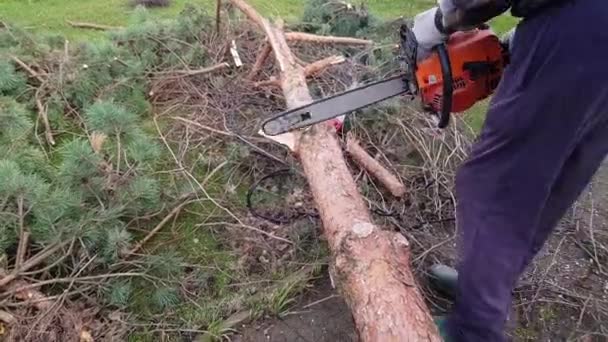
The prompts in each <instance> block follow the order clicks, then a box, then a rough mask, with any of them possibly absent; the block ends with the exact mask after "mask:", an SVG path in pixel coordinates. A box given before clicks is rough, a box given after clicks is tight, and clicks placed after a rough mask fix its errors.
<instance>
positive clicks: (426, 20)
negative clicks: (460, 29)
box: [412, 7, 448, 60]
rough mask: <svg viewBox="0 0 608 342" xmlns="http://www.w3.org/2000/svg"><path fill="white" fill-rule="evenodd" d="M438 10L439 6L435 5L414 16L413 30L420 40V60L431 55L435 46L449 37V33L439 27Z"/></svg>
mask: <svg viewBox="0 0 608 342" xmlns="http://www.w3.org/2000/svg"><path fill="white" fill-rule="evenodd" d="M438 10H439V8H438V7H433V8H431V9H429V10H426V11H424V12H422V13H420V14H418V15H417V16H416V17H415V18H414V27H413V28H412V31H413V32H414V35H415V36H416V40H417V41H418V60H420V59H423V58H425V57H427V56H428V55H430V54H431V50H432V49H433V47H435V46H437V45H439V44H441V43H443V42H444V41H445V40H446V39H447V38H448V35H446V34H444V33H442V32H441V31H440V30H439V28H438V27H437V20H438V19H437V11H438ZM439 20H441V18H439Z"/></svg>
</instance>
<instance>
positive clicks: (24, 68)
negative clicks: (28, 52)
mask: <svg viewBox="0 0 608 342" xmlns="http://www.w3.org/2000/svg"><path fill="white" fill-rule="evenodd" d="M11 59H12V60H13V61H14V62H15V63H17V64H18V65H19V66H20V67H21V68H23V70H25V71H27V73H28V74H29V75H30V76H31V77H33V78H35V79H37V80H38V82H40V83H44V78H42V76H41V75H40V74H39V73H37V72H36V71H34V69H32V68H30V66H29V65H27V64H25V63H24V62H23V61H22V60H20V59H19V58H18V57H17V56H13V55H11Z"/></svg>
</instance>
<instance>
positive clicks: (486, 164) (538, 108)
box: [448, 0, 608, 342]
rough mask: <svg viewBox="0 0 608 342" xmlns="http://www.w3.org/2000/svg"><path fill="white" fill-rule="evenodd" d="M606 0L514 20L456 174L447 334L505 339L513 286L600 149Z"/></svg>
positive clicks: (607, 145)
mask: <svg viewBox="0 0 608 342" xmlns="http://www.w3.org/2000/svg"><path fill="white" fill-rule="evenodd" d="M607 22H608V0H571V1H569V2H567V3H566V4H564V5H563V6H561V7H559V8H552V9H548V10H545V11H544V12H542V13H540V14H538V15H536V16H535V17H533V18H529V19H526V20H524V21H522V22H521V23H520V24H519V26H518V28H517V32H516V35H515V38H514V42H513V50H512V56H511V64H510V66H509V67H508V68H507V70H506V72H505V74H504V78H503V80H502V82H501V84H500V85H499V88H498V89H497V92H496V94H495V96H494V98H493V100H492V102H491V105H490V109H489V112H488V114H487V119H486V122H485V124H484V127H483V129H482V132H481V135H480V137H479V139H478V141H477V142H476V143H475V144H474V146H473V149H472V151H471V155H470V157H469V159H468V160H467V161H466V162H465V163H464V164H463V165H462V167H461V169H460V170H459V172H458V175H457V179H456V191H457V198H458V205H457V218H458V227H459V231H460V233H461V236H460V238H461V241H460V242H461V243H460V260H459V266H458V270H459V284H458V292H459V293H458V296H457V298H458V299H457V302H456V307H455V311H454V312H453V314H452V315H451V317H450V319H449V321H448V329H449V332H450V335H451V336H452V337H453V339H454V340H455V341H483V342H492V341H504V340H505V339H506V338H505V336H504V328H505V321H506V317H507V314H508V312H509V310H510V305H511V300H512V296H511V293H512V290H513V288H514V286H515V285H516V282H517V280H518V278H519V277H520V275H521V274H522V272H523V271H524V269H525V268H526V266H527V265H528V264H529V263H530V261H531V260H532V258H533V257H534V256H535V254H536V253H537V252H538V251H539V250H540V249H541V247H542V246H543V244H544V243H545V241H546V239H547V238H548V236H549V235H550V234H551V232H552V230H553V229H554V227H555V226H556V225H557V223H558V221H559V220H560V219H561V218H562V216H563V215H564V214H565V212H566V211H567V210H568V208H569V207H570V206H571V205H572V204H573V202H574V201H575V200H576V199H577V198H578V196H579V195H580V194H581V192H582V191H583V190H584V188H585V187H586V185H587V184H588V183H589V182H590V180H591V178H592V177H593V175H594V173H595V172H596V171H597V169H598V167H599V166H600V164H601V163H602V161H603V160H604V158H605V156H606V154H607V153H608V26H607V24H606V23H607Z"/></svg>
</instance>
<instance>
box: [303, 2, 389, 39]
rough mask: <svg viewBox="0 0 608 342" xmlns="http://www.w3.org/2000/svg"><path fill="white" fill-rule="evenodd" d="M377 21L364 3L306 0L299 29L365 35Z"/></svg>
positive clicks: (352, 35) (332, 33) (335, 33)
mask: <svg viewBox="0 0 608 342" xmlns="http://www.w3.org/2000/svg"><path fill="white" fill-rule="evenodd" d="M378 22H379V20H378V19H377V18H376V17H374V16H373V15H371V14H370V13H369V11H368V9H367V7H366V6H365V5H364V4H352V3H349V2H345V1H336V0H308V1H307V2H306V5H305V7H304V14H303V16H302V24H301V26H302V27H301V28H300V29H303V30H306V31H307V32H312V33H316V34H321V35H334V36H349V37H357V36H365V35H366V34H367V33H368V32H369V31H370V30H371V29H373V27H374V25H376V24H377V23H378Z"/></svg>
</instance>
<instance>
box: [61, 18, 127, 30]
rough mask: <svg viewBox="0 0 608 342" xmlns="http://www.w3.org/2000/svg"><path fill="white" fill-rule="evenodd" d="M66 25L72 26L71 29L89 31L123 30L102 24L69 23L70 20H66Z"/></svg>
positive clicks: (119, 27) (120, 27)
mask: <svg viewBox="0 0 608 342" xmlns="http://www.w3.org/2000/svg"><path fill="white" fill-rule="evenodd" d="M67 23H68V24H69V25H70V26H72V27H76V28H84V29H91V30H99V31H109V30H120V29H123V27H122V26H110V25H103V24H95V23H87V22H82V21H70V20H67Z"/></svg>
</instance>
